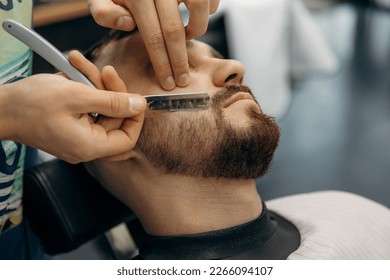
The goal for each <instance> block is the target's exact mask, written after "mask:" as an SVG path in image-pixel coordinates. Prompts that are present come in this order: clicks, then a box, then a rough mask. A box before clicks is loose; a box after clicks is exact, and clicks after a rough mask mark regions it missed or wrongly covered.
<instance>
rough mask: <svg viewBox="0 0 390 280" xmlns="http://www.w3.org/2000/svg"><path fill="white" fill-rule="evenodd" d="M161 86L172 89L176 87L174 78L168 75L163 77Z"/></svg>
mask: <svg viewBox="0 0 390 280" xmlns="http://www.w3.org/2000/svg"><path fill="white" fill-rule="evenodd" d="M162 86H163V88H165V89H168V90H169V89H174V88H175V87H176V83H175V80H174V79H173V77H172V76H169V77H168V78H166V79H165V81H164V82H163V84H162Z"/></svg>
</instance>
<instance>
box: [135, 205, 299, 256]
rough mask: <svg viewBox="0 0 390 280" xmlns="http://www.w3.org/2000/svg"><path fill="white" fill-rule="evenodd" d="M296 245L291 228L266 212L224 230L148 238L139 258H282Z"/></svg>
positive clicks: (295, 237)
mask: <svg viewBox="0 0 390 280" xmlns="http://www.w3.org/2000/svg"><path fill="white" fill-rule="evenodd" d="M299 244H300V236H299V232H298V230H297V229H296V228H295V226H294V225H292V224H291V223H289V222H288V221H286V220H285V219H283V218H282V217H280V216H278V215H276V214H274V213H272V212H269V211H268V210H267V207H266V206H265V204H264V203H263V212H262V214H261V215H260V216H259V217H258V218H257V219H255V220H253V221H250V222H248V223H245V224H242V225H239V226H235V227H231V228H228V229H223V230H217V231H211V232H205V233H198V234H188V235H179V236H150V235H148V236H147V237H146V239H145V243H144V244H143V246H142V247H141V248H140V250H139V252H140V253H139V256H138V258H139V259H154V260H157V259H168V260H172V259H175V260H180V259H181V260H191V259H194V260H196V259H198V260H199V259H286V258H287V257H288V255H289V254H291V253H292V252H293V251H295V250H296V249H297V248H298V247H299Z"/></svg>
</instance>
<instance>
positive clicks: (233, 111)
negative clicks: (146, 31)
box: [87, 34, 279, 236]
mask: <svg viewBox="0 0 390 280" xmlns="http://www.w3.org/2000/svg"><path fill="white" fill-rule="evenodd" d="M128 53H131V54H132V55H128ZM187 53H188V57H189V65H190V69H191V75H192V78H193V79H192V82H191V83H190V85H189V86H187V87H185V88H183V89H175V90H174V91H173V92H174V93H175V92H192V91H206V92H208V93H209V94H210V96H211V99H212V102H213V105H212V108H210V109H208V110H205V111H197V112H176V113H161V114H150V112H148V111H147V112H146V113H145V121H144V127H143V130H142V132H141V136H140V139H139V141H138V143H137V146H136V147H135V148H134V149H133V150H132V151H131V152H130V154H128V155H127V156H129V159H128V160H126V161H122V162H104V161H101V160H95V161H93V162H90V163H88V164H87V168H88V170H89V171H90V172H91V174H92V175H94V176H95V177H96V178H97V179H98V180H99V182H100V183H101V184H102V185H103V186H104V187H105V188H107V189H108V190H109V191H110V192H111V193H113V194H114V195H115V196H116V197H117V198H119V199H120V200H122V201H123V202H124V203H125V204H126V205H128V206H129V207H130V208H131V209H132V210H133V211H134V212H135V213H136V214H137V216H138V217H139V219H140V221H141V223H142V224H143V226H144V228H145V230H146V231H147V232H148V233H149V234H152V235H162V236H166V235H177V234H188V233H199V232H205V231H211V230H217V229H223V228H227V227H231V226H235V225H239V224H242V223H245V222H248V221H251V220H253V219H255V218H256V217H258V216H259V215H260V213H261V211H262V203H261V199H260V197H259V195H258V193H257V190H256V184H255V178H256V177H257V176H260V175H262V174H263V173H264V172H265V170H266V169H267V166H268V164H269V161H270V160H271V158H272V155H273V152H274V150H275V148H276V146H277V142H278V139H279V129H278V127H277V125H276V124H275V123H274V122H273V120H272V118H269V117H267V116H265V115H263V114H262V112H261V109H260V107H259V105H258V104H257V102H256V101H255V100H254V99H253V96H252V95H251V94H250V92H249V89H248V88H247V87H244V86H242V81H243V77H244V72H245V69H244V67H243V65H242V64H241V63H239V62H238V61H234V60H226V59H223V58H222V57H221V56H220V55H219V54H218V53H217V52H216V51H215V50H213V49H211V48H210V47H209V46H208V45H206V44H203V43H201V42H197V41H190V42H188V43H187ZM95 55H97V58H96V60H95V64H96V67H95V68H94V67H93V66H91V67H89V69H88V71H89V72H91V73H92V72H94V73H99V71H100V69H102V68H103V67H105V65H107V64H111V65H113V66H114V67H115V68H116V69H117V71H118V74H119V76H120V77H121V79H122V80H123V81H124V83H125V84H126V86H127V90H128V91H132V92H137V93H140V94H142V95H143V94H156V93H159V92H161V89H160V87H159V84H158V80H157V77H156V75H155V74H154V71H153V68H152V67H151V62H150V60H149V58H148V53H147V50H146V48H145V47H144V44H143V41H142V37H141V36H140V34H133V35H131V36H130V37H125V38H123V39H120V40H118V41H113V42H110V43H108V44H106V45H105V46H104V47H103V48H101V49H100V50H97V51H96V52H95ZM221 123H223V124H222V125H221ZM101 124H102V125H103V126H104V127H105V128H106V129H107V130H109V129H115V127H116V126H118V125H120V120H119V119H118V120H112V119H106V120H104V119H103V120H101ZM257 127H265V128H266V129H265V130H260V132H256V133H257V134H255V137H254V138H253V133H252V132H253V131H256V130H257ZM226 132H228V133H227V134H226ZM266 135H268V136H266ZM220 136H221V137H220ZM248 137H249V138H248ZM262 137H263V138H262ZM226 139H227V140H231V139H235V140H234V142H233V146H229V149H227V150H224V149H223V148H226V143H225V142H224V141H223V140H226ZM248 139H252V140H249V141H248ZM256 139H260V140H258V141H257V142H256ZM220 140H222V141H220ZM214 142H217V146H222V147H221V148H222V149H220V150H219V151H218V149H219V148H216V146H213V145H214V144H213V143H214ZM265 143H267V144H265ZM263 144H264V145H265V147H264V145H263ZM234 146H237V147H239V149H238V150H237V149H236V147H234ZM176 148H177V150H175V149H176ZM241 148H243V149H242V150H240V149H241ZM233 150H236V152H233ZM242 151H244V152H243V153H244V154H246V155H245V156H241V155H240V152H242ZM264 151H266V152H264ZM213 154H218V155H219V156H221V155H223V156H225V158H223V159H221V158H219V161H218V162H217V161H215V159H213ZM254 154H255V155H257V154H263V155H265V156H264V158H252V155H254ZM156 157H157V159H158V160H156ZM172 158H173V159H178V160H179V162H180V164H178V165H176V164H171V162H172V161H171V159H172ZM217 159H218V158H217ZM161 163H163V164H161ZM166 163H168V165H165V164H166ZM251 164H252V165H253V166H255V167H256V168H257V167H258V166H260V167H261V165H264V166H262V167H261V170H262V171H261V172H260V173H261V174H260V173H257V171H256V172H252V171H251V172H249V171H248V172H247V170H250V168H249V166H250V165H251ZM239 165H243V166H244V169H236V170H238V171H235V170H231V169H228V170H224V168H226V166H230V167H233V168H235V167H237V166H239ZM230 167H229V168H230ZM199 168H200V169H199ZM184 169H185V170H184ZM199 170H200V171H199ZM243 170H244V171H245V172H242V171H243ZM255 170H258V169H255ZM234 172H236V173H235V175H232V174H233V173H234ZM244 173H246V175H244Z"/></svg>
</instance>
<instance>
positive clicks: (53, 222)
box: [23, 159, 142, 259]
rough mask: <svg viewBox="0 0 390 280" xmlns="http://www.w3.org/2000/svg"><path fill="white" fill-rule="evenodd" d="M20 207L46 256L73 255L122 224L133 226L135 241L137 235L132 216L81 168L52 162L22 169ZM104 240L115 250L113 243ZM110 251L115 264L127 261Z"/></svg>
mask: <svg viewBox="0 0 390 280" xmlns="http://www.w3.org/2000/svg"><path fill="white" fill-rule="evenodd" d="M23 203H24V215H25V217H26V218H27V220H28V221H29V223H30V226H31V228H32V229H33V231H34V232H35V234H36V235H37V236H38V238H39V239H40V240H41V242H42V246H43V248H44V250H45V251H46V252H47V253H48V254H50V255H57V254H62V253H67V252H70V251H73V250H75V249H77V248H78V247H79V246H81V245H83V244H84V243H87V242H89V241H91V240H93V239H94V238H96V237H98V236H101V235H104V234H105V233H107V232H109V231H110V230H111V229H112V228H114V227H116V226H118V225H121V224H122V225H126V228H127V229H128V228H129V226H130V227H133V228H134V232H135V233H133V235H135V236H136V237H137V236H138V234H137V232H142V229H140V228H139V227H140V225H139V222H138V221H137V219H136V217H135V215H134V214H133V213H132V211H131V210H130V209H129V208H127V207H126V206H125V205H124V204H122V203H121V202H120V201H118V200H117V199H116V198H114V197H113V196H112V195H111V194H109V193H108V192H107V191H106V190H105V189H103V188H102V187H101V186H100V185H99V183H98V182H97V181H96V180H95V179H94V178H93V177H92V176H90V175H89V173H88V172H87V171H86V169H85V168H84V166H83V165H82V164H76V165H71V164H68V163H66V162H64V161H62V160H59V159H54V160H52V161H49V162H46V163H43V164H41V165H39V166H37V167H34V168H33V169H29V170H26V172H25V175H24V198H23ZM114 238H115V236H114ZM108 239H110V238H108ZM119 239H120V238H119ZM108 241H109V242H108V243H110V241H113V242H112V243H113V246H114V247H115V244H114V243H115V242H116V241H117V240H108ZM133 241H134V240H133ZM117 246H120V247H124V246H122V245H117ZM112 249H113V251H114V254H113V255H114V257H113V258H114V259H115V258H127V257H131V256H123V255H120V254H117V255H115V248H112ZM118 249H119V250H118V252H120V251H121V250H123V248H118ZM111 253H112V252H111ZM118 256H119V257H118Z"/></svg>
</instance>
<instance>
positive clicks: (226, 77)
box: [213, 59, 245, 87]
mask: <svg viewBox="0 0 390 280" xmlns="http://www.w3.org/2000/svg"><path fill="white" fill-rule="evenodd" d="M244 73H245V67H244V65H243V64H242V63H241V62H239V61H237V60H232V59H223V60H222V59H221V60H219V61H218V66H217V67H216V68H215V72H214V75H213V83H214V85H216V86H218V87H223V86H229V85H237V84H242V82H243V78H244Z"/></svg>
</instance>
